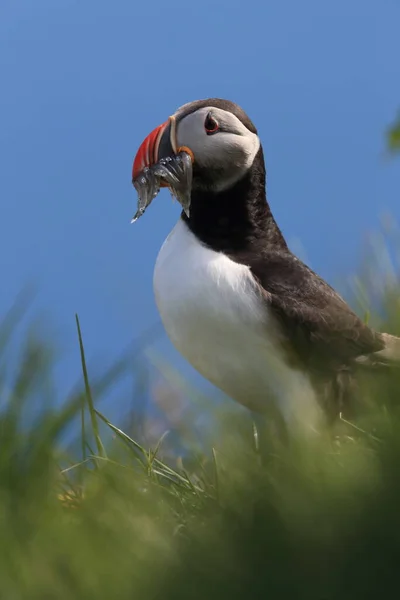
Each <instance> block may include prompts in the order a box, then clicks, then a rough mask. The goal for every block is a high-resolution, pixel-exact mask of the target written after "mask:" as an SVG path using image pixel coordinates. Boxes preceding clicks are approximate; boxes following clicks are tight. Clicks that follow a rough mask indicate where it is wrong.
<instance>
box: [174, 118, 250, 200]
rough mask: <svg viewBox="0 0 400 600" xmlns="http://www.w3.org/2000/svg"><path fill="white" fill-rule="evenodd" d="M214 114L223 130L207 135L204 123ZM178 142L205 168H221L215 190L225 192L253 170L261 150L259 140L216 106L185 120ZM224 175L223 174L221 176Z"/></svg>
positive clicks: (179, 125)
mask: <svg viewBox="0 0 400 600" xmlns="http://www.w3.org/2000/svg"><path fill="white" fill-rule="evenodd" d="M210 111H211V112H212V115H213V117H215V118H216V119H217V121H218V123H219V125H220V127H221V131H219V132H217V133H215V134H213V135H207V133H206V131H205V129H204V122H205V119H206V116H207V114H208V113H209V112H210ZM177 143H178V145H179V146H188V147H189V148H190V149H191V150H192V152H193V154H194V160H195V162H196V161H198V162H199V163H200V164H201V165H202V166H203V167H205V168H207V167H209V168H212V167H214V168H218V169H220V171H221V178H220V180H218V181H216V182H215V183H216V185H215V188H216V189H219V190H222V189H224V188H226V187H229V186H230V185H232V184H233V183H235V181H237V180H238V179H240V178H241V177H242V176H243V174H244V173H245V172H246V171H247V170H248V169H249V168H250V167H251V165H252V164H253V161H254V158H255V156H256V154H257V152H258V150H259V148H260V140H259V138H258V136H257V135H256V134H255V133H252V132H251V131H249V130H248V129H247V127H245V126H244V125H243V123H242V122H241V121H240V120H239V119H238V118H237V117H236V116H235V115H234V114H232V113H230V112H227V111H225V110H222V109H218V108H214V107H204V108H201V109H199V110H197V111H196V112H194V113H192V114H190V115H188V116H187V117H184V118H183V119H182V121H180V122H179V124H178V126H177ZM222 174H224V175H222Z"/></svg>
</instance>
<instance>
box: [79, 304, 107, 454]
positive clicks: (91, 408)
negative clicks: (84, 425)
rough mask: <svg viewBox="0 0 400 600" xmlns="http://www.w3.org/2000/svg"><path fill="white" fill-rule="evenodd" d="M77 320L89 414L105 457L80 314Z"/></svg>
mask: <svg viewBox="0 0 400 600" xmlns="http://www.w3.org/2000/svg"><path fill="white" fill-rule="evenodd" d="M75 320H76V327H77V330H78V338H79V348H80V353H81V363H82V372H83V379H84V382H85V391H86V400H87V403H88V407H89V414H90V419H91V422H92V429H93V435H94V439H95V441H96V446H97V452H98V454H99V456H103V457H105V456H106V451H105V449H104V446H103V442H102V441H101V437H100V432H99V426H98V423H97V418H96V410H95V408H94V404H93V398H92V392H91V389H90V383H89V377H88V372H87V367H86V358H85V349H84V346H83V340H82V332H81V326H80V323H79V317H78V315H75Z"/></svg>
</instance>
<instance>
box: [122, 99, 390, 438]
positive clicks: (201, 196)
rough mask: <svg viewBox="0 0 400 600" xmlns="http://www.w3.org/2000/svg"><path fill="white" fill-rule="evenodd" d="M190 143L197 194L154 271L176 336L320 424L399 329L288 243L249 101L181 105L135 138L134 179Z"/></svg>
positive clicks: (383, 355)
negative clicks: (379, 322) (371, 322)
mask: <svg viewBox="0 0 400 600" xmlns="http://www.w3.org/2000/svg"><path fill="white" fill-rule="evenodd" d="M182 150H183V151H185V152H187V153H188V154H189V155H190V157H191V160H192V163H193V164H192V182H191V190H190V196H189V198H190V203H189V205H185V206H183V209H182V212H181V215H180V217H179V219H178V222H177V223H176V225H175V226H174V228H173V229H172V231H171V232H170V234H169V235H168V237H167V238H166V240H165V242H164V243H163V245H162V247H161V250H160V252H159V254H158V257H157V260H156V264H155V268H154V277H153V287H154V294H155V301H156V305H157V308H158V311H159V314H160V317H161V321H162V323H163V326H164V328H165V331H166V333H167V335H168V337H169V339H170V340H171V342H172V344H173V345H174V346H175V348H176V349H177V350H178V352H179V353H180V354H181V355H182V356H183V357H184V358H185V359H186V360H187V361H188V362H189V363H190V364H191V365H192V366H193V367H194V369H195V370H197V371H198V372H199V373H200V374H201V375H202V376H203V377H204V378H205V379H207V380H208V381H210V382H211V383H212V384H213V385H214V386H216V387H217V388H219V389H220V390H222V391H223V392H224V393H225V394H226V395H227V396H229V397H230V398H231V399H233V400H235V401H236V402H238V403H240V404H241V405H243V406H245V407H247V408H248V409H250V410H251V411H253V412H255V413H262V414H269V415H272V416H277V417H278V418H281V419H283V421H284V423H285V424H287V425H289V426H292V425H300V426H302V427H306V428H307V429H313V430H315V429H316V428H318V427H319V425H320V424H321V422H322V421H325V422H326V421H329V422H332V421H335V419H336V418H337V417H338V416H339V414H340V413H343V412H345V410H346V406H347V404H350V400H349V398H350V397H351V390H352V389H353V387H352V384H351V382H352V381H353V375H354V373H355V372H356V370H357V368H358V367H360V366H365V365H381V364H382V365H387V364H392V363H393V362H396V361H398V360H399V359H400V339H399V338H397V337H395V336H392V335H389V334H385V333H379V332H378V331H375V330H373V329H372V328H371V327H369V326H368V325H367V324H366V323H364V322H363V321H362V320H361V319H360V318H359V317H358V316H357V315H356V314H355V312H353V310H352V309H351V308H350V307H349V305H348V304H347V303H346V302H345V300H344V299H343V298H342V297H341V296H340V295H339V294H338V293H337V292H336V291H335V290H334V289H333V288H332V287H331V286H330V285H329V284H328V283H327V282H326V281H324V280H323V279H322V278H321V277H320V276H319V275H317V274H316V273H315V272H314V271H313V270H311V269H310V268H309V267H308V266H307V265H306V264H304V262H302V261H301V260H300V259H299V258H298V257H297V256H295V254H294V253H293V252H292V251H291V250H290V249H289V247H288V244H287V242H286V240H285V238H284V236H283V234H282V231H281V230H280V228H279V226H278V224H277V223H276V221H275V219H274V216H273V214H272V212H271V208H270V205H269V203H268V201H267V195H266V167H265V162H264V155H263V148H262V144H261V141H260V138H259V136H258V133H257V129H256V127H255V125H254V123H253V122H252V121H251V120H250V118H249V117H248V116H247V114H246V113H245V112H244V110H243V109H242V108H240V107H239V106H238V105H237V104H235V103H234V102H232V101H229V100H224V99H220V98H208V99H205V100H197V101H194V102H190V103H188V104H184V105H183V106H182V107H181V108H179V109H178V110H177V111H176V112H175V113H174V114H173V115H172V116H170V117H169V118H168V119H167V121H165V123H163V124H162V125H159V126H158V127H156V128H155V129H154V130H153V131H152V132H151V133H150V135H148V136H147V137H146V138H145V140H144V141H143V142H142V144H141V145H140V146H139V149H138V151H137V154H136V156H135V159H134V163H133V170H132V179H133V182H135V181H136V180H137V179H138V177H139V176H140V175H141V173H143V171H144V170H146V169H149V168H151V167H152V166H154V165H156V164H157V163H159V161H163V160H164V161H165V160H171V159H172V158H173V157H174V156H176V155H177V153H178V152H179V151H182ZM161 185H162V184H161ZM178 199H179V198H178Z"/></svg>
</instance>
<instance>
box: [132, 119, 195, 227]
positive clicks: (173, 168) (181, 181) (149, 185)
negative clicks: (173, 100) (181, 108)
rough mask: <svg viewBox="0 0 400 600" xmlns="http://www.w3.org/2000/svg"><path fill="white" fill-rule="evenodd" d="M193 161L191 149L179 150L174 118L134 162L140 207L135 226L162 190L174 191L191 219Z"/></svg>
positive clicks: (157, 131) (150, 137) (151, 136)
mask: <svg viewBox="0 0 400 600" xmlns="http://www.w3.org/2000/svg"><path fill="white" fill-rule="evenodd" d="M193 160H194V156H193V153H192V152H191V150H190V149H189V148H187V147H185V146H183V147H177V140H176V121H175V117H173V116H172V117H169V119H168V121H166V122H165V123H162V125H159V126H158V127H156V128H155V129H154V130H153V131H152V132H151V133H150V134H149V135H148V136H147V137H146V138H145V139H144V141H143V142H142V144H141V145H140V147H139V150H138V151H137V154H136V156H135V159H134V161H133V168H132V183H133V185H134V187H135V189H136V191H137V193H138V205H137V210H136V213H135V215H134V217H133V219H132V221H131V222H132V223H134V222H135V221H137V219H138V218H139V217H141V216H142V215H143V214H144V212H145V210H146V208H147V207H148V206H149V205H150V204H151V202H152V201H153V200H154V198H155V197H156V196H157V194H158V192H159V191H160V188H162V187H168V188H169V189H170V191H171V193H172V195H173V196H175V197H176V198H177V200H178V201H179V203H180V204H181V205H182V208H183V210H184V211H185V213H186V214H187V215H188V216H189V207H190V193H191V189H192V163H193Z"/></svg>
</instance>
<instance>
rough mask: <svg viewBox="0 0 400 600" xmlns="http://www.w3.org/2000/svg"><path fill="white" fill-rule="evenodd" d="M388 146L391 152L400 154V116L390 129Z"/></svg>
mask: <svg viewBox="0 0 400 600" xmlns="http://www.w3.org/2000/svg"><path fill="white" fill-rule="evenodd" d="M388 146H389V150H390V151H391V152H400V114H399V116H398V117H397V119H396V121H395V122H394V123H393V125H392V126H391V127H390V129H389V132H388Z"/></svg>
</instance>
